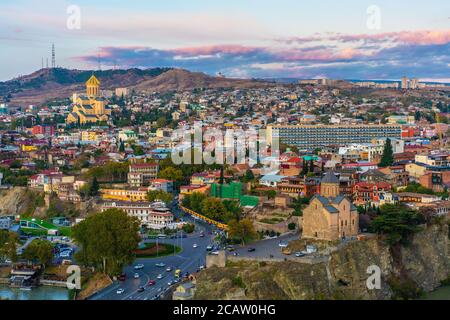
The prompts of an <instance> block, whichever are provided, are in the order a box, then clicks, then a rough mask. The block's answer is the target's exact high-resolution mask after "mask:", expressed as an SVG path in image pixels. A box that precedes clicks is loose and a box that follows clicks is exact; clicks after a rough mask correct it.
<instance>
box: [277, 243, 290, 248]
mask: <svg viewBox="0 0 450 320" xmlns="http://www.w3.org/2000/svg"><path fill="white" fill-rule="evenodd" d="M278 246H279V247H280V248H287V246H288V244H287V243H286V242H280V243H279V244H278Z"/></svg>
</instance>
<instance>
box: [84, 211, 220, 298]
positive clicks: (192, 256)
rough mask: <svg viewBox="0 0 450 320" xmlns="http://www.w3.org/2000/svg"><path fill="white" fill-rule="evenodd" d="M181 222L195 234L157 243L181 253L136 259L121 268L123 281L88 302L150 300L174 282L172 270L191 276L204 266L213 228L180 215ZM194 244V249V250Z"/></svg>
mask: <svg viewBox="0 0 450 320" xmlns="http://www.w3.org/2000/svg"><path fill="white" fill-rule="evenodd" d="M174 213H175V214H176V215H178V216H179V215H180V214H181V212H180V210H179V208H177V207H176V208H175V209H174ZM183 219H184V220H185V221H189V222H192V223H195V225H196V228H195V233H194V234H192V235H188V236H187V238H178V239H164V240H162V239H159V240H158V242H160V243H170V244H174V245H177V246H179V247H181V248H182V251H181V252H179V253H178V254H176V255H171V256H164V257H161V258H148V259H136V261H135V262H134V264H133V265H131V266H128V267H126V268H125V269H124V273H125V274H126V276H127V279H126V281H123V282H121V281H114V283H113V284H112V285H110V286H109V287H107V288H105V289H103V290H101V291H100V292H97V293H96V294H94V295H93V296H91V297H90V298H89V299H90V300H153V299H156V298H157V295H160V294H161V293H163V292H164V291H166V290H167V289H168V288H169V285H168V282H169V281H171V282H172V283H173V280H175V270H176V269H181V272H182V274H184V273H185V272H188V273H190V274H191V273H194V272H196V271H197V270H198V268H199V267H200V266H201V265H205V263H206V253H207V251H206V247H207V246H208V245H210V244H212V243H213V241H214V239H213V237H214V235H213V234H212V231H213V230H214V229H215V228H214V226H210V225H209V224H207V223H205V222H203V221H200V220H196V219H193V218H192V217H191V216H188V215H186V216H184V217H183ZM202 231H203V232H204V234H205V236H204V237H200V232H202ZM154 241H156V240H148V241H147V242H154ZM194 244H197V246H198V247H197V248H194ZM158 263H164V264H165V267H157V266H156V264H158ZM137 264H143V265H144V268H143V269H141V270H138V271H135V270H134V266H135V265H137ZM167 267H171V268H172V271H171V272H166V268H167ZM135 273H138V274H139V276H140V277H139V278H138V279H134V277H133V276H134V274H135ZM159 274H162V275H163V276H164V277H163V278H162V279H157V276H158V275H159ZM149 280H154V281H156V284H155V285H153V286H147V284H148V282H149ZM140 287H145V291H144V292H141V293H139V292H138V289H139V288H140ZM119 288H122V289H124V290H125V291H124V293H123V294H117V289H119Z"/></svg>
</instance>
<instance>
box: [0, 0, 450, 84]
mask: <svg viewBox="0 0 450 320" xmlns="http://www.w3.org/2000/svg"><path fill="white" fill-rule="evenodd" d="M53 43H54V44H55V47H56V64H57V66H60V67H65V68H74V69H98V68H99V67H100V68H102V69H108V68H114V67H116V68H131V67H139V68H151V67H177V68H185V69H188V70H191V71H201V72H205V73H208V74H212V75H215V74H218V73H222V74H224V75H225V76H227V77H238V78H253V77H254V78H303V79H311V78H333V79H380V80H397V79H400V78H401V77H402V76H408V77H411V78H412V77H417V78H419V79H422V80H428V81H430V80H434V81H442V82H450V1H448V0H427V1H422V0H396V1H391V0H390V1H388V0H378V1H377V0H371V1H366V0H341V1H335V0H322V1H310V0H226V1H218V0H164V1H162V0H131V1H130V0H129V1H123V0H122V1H118V0H108V1H107V0H90V1H87V0H70V1H65V0H14V1H13V0H0V80H2V81H3V80H8V79H11V78H14V77H17V76H19V75H25V74H29V73H31V72H33V71H36V70H38V69H40V68H41V66H42V61H43V62H44V66H46V64H47V59H48V61H49V64H51V47H52V44H53Z"/></svg>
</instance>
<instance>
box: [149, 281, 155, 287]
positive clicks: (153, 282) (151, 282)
mask: <svg viewBox="0 0 450 320" xmlns="http://www.w3.org/2000/svg"><path fill="white" fill-rule="evenodd" d="M155 284H156V281H155V280H149V281H148V283H147V285H148V286H154V285H155Z"/></svg>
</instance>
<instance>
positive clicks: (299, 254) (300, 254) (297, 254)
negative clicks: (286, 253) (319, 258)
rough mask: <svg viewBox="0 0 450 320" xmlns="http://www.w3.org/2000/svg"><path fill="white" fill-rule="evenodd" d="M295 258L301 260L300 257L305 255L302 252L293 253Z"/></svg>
mask: <svg viewBox="0 0 450 320" xmlns="http://www.w3.org/2000/svg"><path fill="white" fill-rule="evenodd" d="M295 256H296V257H297V258H301V257H304V256H305V254H304V253H303V252H296V253H295Z"/></svg>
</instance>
